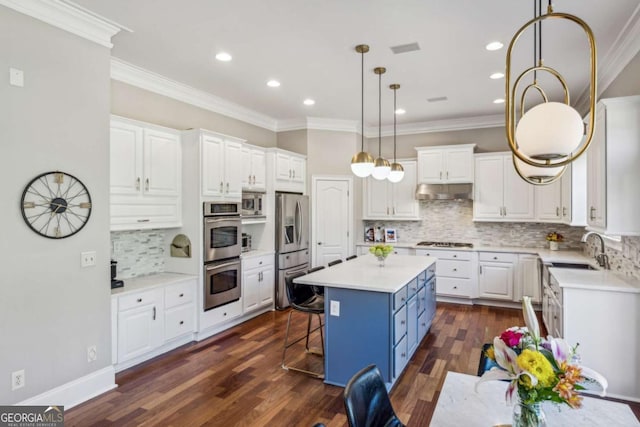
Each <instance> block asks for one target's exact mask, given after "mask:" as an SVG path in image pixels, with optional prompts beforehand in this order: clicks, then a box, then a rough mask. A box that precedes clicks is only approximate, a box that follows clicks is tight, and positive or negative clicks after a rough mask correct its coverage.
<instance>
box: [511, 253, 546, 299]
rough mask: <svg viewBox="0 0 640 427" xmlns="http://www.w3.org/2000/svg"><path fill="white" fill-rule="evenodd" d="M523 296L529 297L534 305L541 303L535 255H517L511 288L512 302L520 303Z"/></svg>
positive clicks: (538, 272) (537, 261)
mask: <svg viewBox="0 0 640 427" xmlns="http://www.w3.org/2000/svg"><path fill="white" fill-rule="evenodd" d="M523 296H529V297H531V301H532V302H534V303H540V302H542V287H541V285H540V264H539V258H538V256H537V255H528V254H519V255H518V264H517V267H516V275H515V281H514V286H513V300H514V301H515V302H521V301H522V297H523Z"/></svg>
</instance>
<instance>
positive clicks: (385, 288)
mask: <svg viewBox="0 0 640 427" xmlns="http://www.w3.org/2000/svg"><path fill="white" fill-rule="evenodd" d="M434 262H436V258H435V257H428V256H423V257H418V256H413V255H389V256H388V257H387V259H386V260H385V265H384V267H380V266H379V264H380V263H379V261H378V259H377V258H376V257H375V256H373V255H371V254H369V255H361V256H359V257H358V258H355V259H353V260H350V261H345V262H343V263H341V264H338V265H334V266H333V267H328V268H325V269H323V270H319V271H316V272H314V273H311V274H307V275H305V276H302V277H298V278H297V279H295V280H294V282H295V283H302V284H305V285H315V286H328V287H336V288H343V289H353V290H361V291H372V292H385V293H395V292H397V291H399V290H400V289H402V287H403V286H404V285H406V284H407V283H408V282H409V281H411V280H412V279H413V278H414V277H416V276H417V275H418V274H420V273H421V272H422V271H424V270H425V269H427V268H428V267H429V266H430V265H431V264H433V263H434Z"/></svg>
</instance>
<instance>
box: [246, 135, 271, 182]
mask: <svg viewBox="0 0 640 427" xmlns="http://www.w3.org/2000/svg"><path fill="white" fill-rule="evenodd" d="M242 189H243V190H248V191H266V189H267V158H266V153H265V150H264V148H261V147H254V146H253V145H249V144H244V146H243V147H242Z"/></svg>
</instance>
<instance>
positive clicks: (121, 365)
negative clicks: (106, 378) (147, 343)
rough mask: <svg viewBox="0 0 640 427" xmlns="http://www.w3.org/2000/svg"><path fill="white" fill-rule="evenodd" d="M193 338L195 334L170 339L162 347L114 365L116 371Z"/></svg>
mask: <svg viewBox="0 0 640 427" xmlns="http://www.w3.org/2000/svg"><path fill="white" fill-rule="evenodd" d="M193 339H194V334H187V335H183V336H181V337H178V338H176V339H173V340H171V341H169V342H168V343H166V344H164V345H163V346H161V347H158V348H156V349H155V350H153V351H150V352H149V353H145V354H143V355H140V356H138V357H134V358H133V359H129V360H126V361H124V362H121V363H116V364H115V365H114V369H115V371H116V372H120V371H124V370H125V369H129V368H131V367H132V366H135V365H137V364H139V363H142V362H145V361H147V360H149V359H153V358H154V357H157V356H160V355H162V354H164V353H167V352H169V351H171V350H174V349H176V348H178V347H180V346H182V345H185V344H188V343H190V342H191V341H193Z"/></svg>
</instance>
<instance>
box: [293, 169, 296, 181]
mask: <svg viewBox="0 0 640 427" xmlns="http://www.w3.org/2000/svg"><path fill="white" fill-rule="evenodd" d="M293 179H296V170H295V169H294V170H293Z"/></svg>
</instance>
